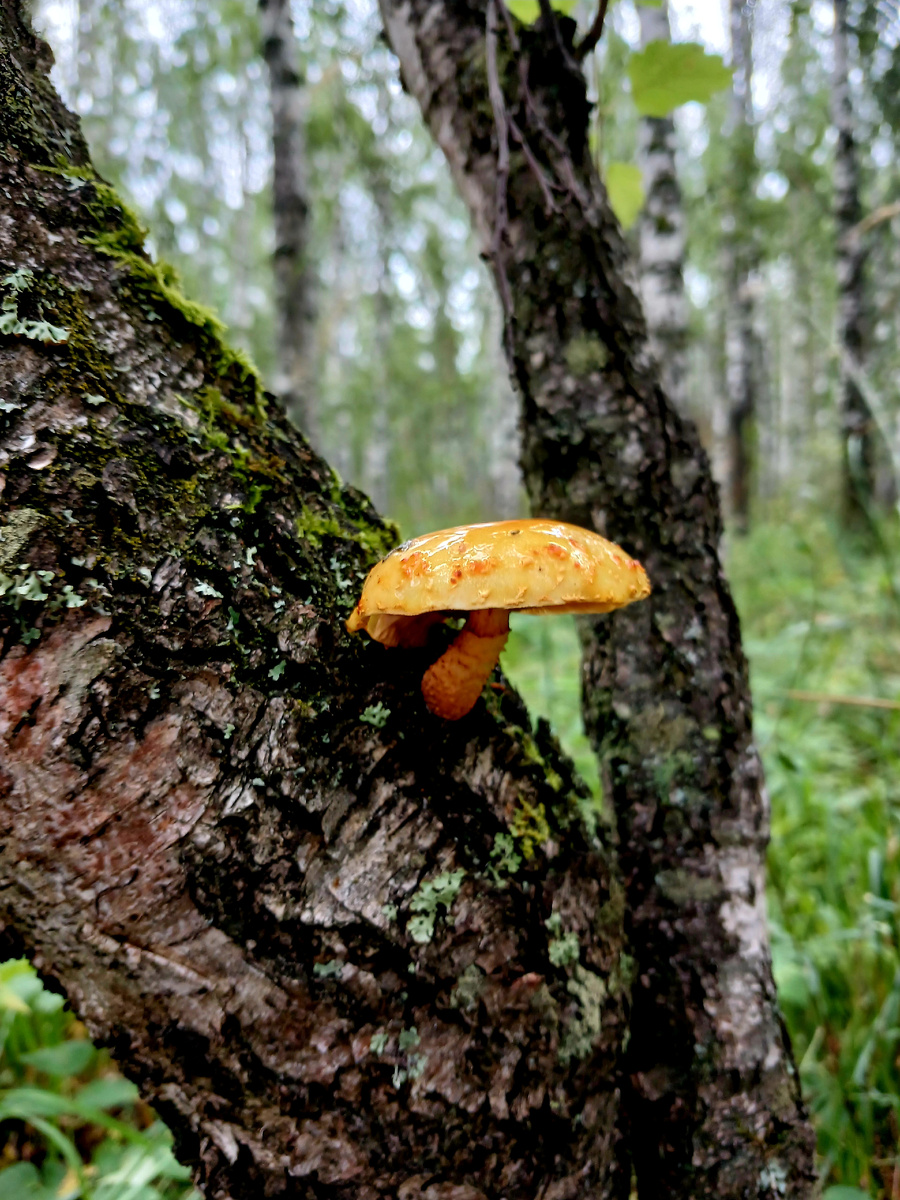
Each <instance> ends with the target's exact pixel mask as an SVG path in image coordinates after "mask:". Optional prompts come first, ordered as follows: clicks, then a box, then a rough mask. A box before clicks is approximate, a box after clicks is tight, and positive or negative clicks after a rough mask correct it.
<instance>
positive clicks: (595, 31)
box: [574, 0, 609, 62]
mask: <svg viewBox="0 0 900 1200" xmlns="http://www.w3.org/2000/svg"><path fill="white" fill-rule="evenodd" d="M607 8H609V0H600V7H599V8H598V9H597V15H596V17H594V23H593V25H592V26H591V27H590V29H589V30H588V31H587V33H586V34H585V35H584V37H583V38H582V39H581V41H580V42H579V43H578V45H577V46H576V47H575V50H574V53H575V58H576V60H577V61H578V62H584V60H585V59H586V58H587V56H588V55H589V54H590V53H591V51H592V50H594V49H596V46H597V44H598V42H599V41H600V38H601V37H602V36H603V23H604V22H605V20H606V10H607Z"/></svg>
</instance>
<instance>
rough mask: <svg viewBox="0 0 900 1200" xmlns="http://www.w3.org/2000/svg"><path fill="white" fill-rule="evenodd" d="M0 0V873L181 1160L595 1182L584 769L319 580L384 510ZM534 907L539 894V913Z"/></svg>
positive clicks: (295, 1174)
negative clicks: (140, 198)
mask: <svg viewBox="0 0 900 1200" xmlns="http://www.w3.org/2000/svg"><path fill="white" fill-rule="evenodd" d="M50 61H51V59H50V55H49V52H48V51H47V48H46V47H45V46H44V45H43V44H42V43H40V42H39V41H37V40H36V39H35V38H34V36H33V34H32V33H31V31H30V29H29V28H28V27H27V26H26V25H25V23H24V18H23V17H22V14H21V10H20V9H19V7H18V5H17V4H16V3H15V2H14V0H0V94H2V96H3V98H4V120H3V125H2V131H0V175H2V186H0V297H2V319H3V331H2V334H0V400H2V404H0V491H2V512H0V824H2V840H0V887H2V915H3V920H4V922H5V923H6V925H7V927H8V928H9V929H11V930H13V931H14V932H15V933H16V934H17V936H19V937H21V939H22V941H23V943H24V945H25V947H26V948H27V950H28V952H29V953H30V954H31V955H32V956H33V959H34V961H35V963H36V965H37V966H38V968H39V969H40V970H41V971H42V972H44V973H45V974H46V975H48V976H52V977H53V978H55V979H56V980H58V981H59V982H60V983H61V984H62V985H63V987H64V988H65V990H66V993H67V995H68V997H69V1001H70V1003H71V1004H72V1007H73V1008H74V1010H75V1011H76V1012H77V1013H78V1015H79V1016H80V1018H81V1019H82V1020H83V1021H85V1022H86V1024H87V1026H88V1028H89V1030H90V1032H91V1034H92V1036H94V1037H95V1038H98V1039H100V1040H101V1041H102V1042H104V1043H105V1044H106V1045H108V1046H110V1047H111V1048H112V1050H113V1052H114V1054H115V1056H116V1058H117V1060H118V1062H119V1063H120V1065H121V1066H122V1067H123V1068H124V1069H125V1071H126V1072H127V1073H128V1074H129V1075H131V1076H132V1077H133V1078H135V1079H136V1080H137V1081H138V1082H139V1083H140V1084H141V1085H142V1086H143V1088H144V1092H145V1095H146V1096H147V1097H148V1099H150V1100H152V1102H153V1103H155V1104H156V1105H157V1106H158V1108H159V1110H160V1112H161V1113H162V1115H163V1116H164V1117H165V1118H166V1119H167V1120H169V1121H170V1122H171V1123H172V1124H173V1127H174V1130H175V1133H176V1137H177V1141H178V1151H179V1153H180V1154H181V1156H182V1157H183V1158H184V1159H185V1160H186V1161H188V1162H189V1163H191V1164H193V1166H194V1169H195V1171H196V1177H197V1182H198V1184H199V1186H200V1187H201V1188H202V1189H203V1191H204V1192H205V1194H206V1195H207V1196H209V1197H216V1198H221V1200H226V1198H235V1200H243V1198H247V1200H250V1198H251V1197H252V1198H254V1200H256V1198H258V1197H260V1196H270V1197H271V1196H291V1197H294V1198H297V1197H308V1198H310V1200H312V1198H313V1197H315V1198H317V1200H322V1198H326V1197H327V1198H335V1200H350V1198H353V1200H380V1198H382V1197H384V1198H385V1200H387V1198H388V1197H391V1198H395V1197H399V1198H401V1200H413V1197H418V1196H423V1197H426V1198H427V1200H482V1198H495V1197H496V1198H499V1197H501V1196H503V1197H507V1198H515V1200H533V1198H534V1197H542V1198H544V1200H561V1198H562V1197H571V1196H587V1195H590V1196H592V1197H598V1196H599V1197H605V1196H611V1195H612V1194H613V1190H614V1188H615V1186H616V1179H617V1176H616V1170H615V1163H616V1153H617V1146H616V1138H617V1120H616V1113H617V1107H618V1093H617V1088H618V1085H619V1074H618V1070H617V1059H618V1053H619V1048H620V1046H621V1044H622V1040H623V1037H624V1029H625V1019H624V996H625V992H626V980H627V973H628V961H629V960H628V959H627V958H626V956H625V955H624V954H623V952H622V948H623V936H622V889H621V885H620V884H619V882H618V878H617V875H616V872H615V868H614V861H613V856H612V853H611V851H610V849H609V846H608V840H609V839H608V834H607V831H606V830H605V829H604V828H603V826H602V825H600V826H598V825H597V821H596V818H595V815H594V814H592V812H591V810H590V804H589V801H588V799H587V794H586V790H585V789H584V787H583V785H580V784H579V783H578V782H577V781H576V780H575V779H574V778H573V775H572V769H571V766H570V764H569V763H568V762H567V761H566V760H564V759H563V758H561V757H560V755H559V752H558V749H557V748H556V746H555V744H554V743H553V742H552V740H551V739H549V736H548V735H547V734H546V732H544V731H542V730H540V729H539V730H538V732H537V734H532V733H531V732H530V731H529V730H528V727H527V717H526V715H525V712H524V709H523V707H522V706H521V704H520V702H519V701H518V700H517V698H516V697H515V695H514V694H513V693H512V692H511V691H510V690H509V689H507V688H503V687H501V688H499V690H498V689H491V688H489V689H488V690H487V691H486V693H485V700H484V701H482V702H480V703H479V704H478V705H476V708H475V710H474V711H473V713H472V714H471V715H470V716H469V717H467V718H465V719H463V720H461V721H459V722H458V723H455V724H447V723H443V722H440V721H438V720H436V719H435V718H433V717H431V716H430V714H428V713H427V711H426V710H425V708H424V705H423V703H422V699H421V695H420V692H419V682H420V680H421V677H422V674H423V671H424V670H425V668H426V667H427V666H428V664H429V663H430V662H431V661H432V660H433V659H434V658H436V657H437V655H438V654H439V653H440V650H441V647H442V645H446V643H447V641H448V640H449V637H452V631H447V633H446V634H444V635H442V636H439V637H438V642H439V643H440V644H439V645H438V646H437V647H435V646H432V647H431V648H426V649H424V650H421V651H405V652H404V651H388V650H385V649H384V648H383V647H380V646H378V645H377V644H375V643H374V642H370V641H367V640H366V639H358V640H355V639H351V638H350V637H349V636H348V635H347V634H346V632H345V630H344V627H343V619H344V617H345V616H346V615H347V613H348V612H349V610H350V608H351V606H352V605H353V603H354V602H355V600H356V598H357V595H358V591H359V587H360V584H361V581H362V579H363V578H364V575H365V572H366V569H367V568H368V566H369V565H370V564H371V562H372V561H373V559H374V558H375V557H376V556H377V555H378V553H380V552H382V551H383V550H385V549H386V548H388V547H389V546H390V545H391V543H392V540H393V533H392V531H391V530H390V529H388V528H387V527H386V526H385V525H384V524H383V523H382V522H381V521H380V519H379V518H378V517H377V515H376V514H375V513H374V512H373V510H372V509H371V507H370V506H369V505H368V503H367V502H366V500H365V499H364V498H363V497H361V496H360V495H359V494H358V493H356V492H354V491H353V490H352V489H350V488H346V487H344V488H342V487H341V486H340V484H339V482H338V480H337V479H336V477H335V476H334V474H333V473H332V471H331V470H330V468H329V467H328V466H327V465H326V464H325V463H324V462H323V461H322V460H321V459H320V458H318V457H317V456H316V455H315V453H314V452H313V451H312V450H311V449H310V448H309V446H308V444H307V443H306V442H305V441H304V439H303V438H302V437H301V436H300V435H299V434H298V433H297V432H296V431H295V430H294V429H293V428H292V427H291V426H290V424H289V423H288V422H287V421H286V420H285V418H284V417H283V415H282V414H281V413H280V412H279V411H278V409H277V407H275V406H274V405H273V404H272V402H271V398H269V397H267V396H265V395H264V393H263V392H262V390H261V388H260V385H259V382H258V379H257V377H256V375H255V373H254V372H253V370H252V368H251V366H250V365H249V364H248V363H247V362H246V360H244V359H242V358H241V357H240V356H239V355H237V354H235V353H234V352H232V351H230V350H229V349H228V347H227V346H226V345H225V344H224V342H223V341H222V337H221V329H220V327H219V326H218V325H217V323H216V322H215V320H214V319H213V318H212V317H211V316H210V315H209V314H208V313H206V312H205V311H204V310H202V309H200V308H199V307H198V306H195V305H192V304H191V303H189V302H188V301H186V300H185V299H184V297H183V296H182V295H181V294H180V292H179V291H178V289H177V286H176V283H175V281H174V278H173V274H172V272H171V270H170V269H168V268H166V267H164V266H160V265H156V264H153V263H151V262H150V260H149V259H148V258H147V257H146V255H145V254H144V251H143V249H142V242H141V232H140V229H139V226H138V224H137V222H136V220H135V219H134V217H133V216H132V215H131V214H129V213H128V212H127V211H126V210H125V209H124V208H123V207H122V205H121V204H120V202H119V201H118V199H117V198H116V196H115V194H114V193H113V191H112V189H110V188H109V187H108V186H107V185H106V184H104V182H103V181H102V180H100V179H99V178H98V177H97V176H96V175H95V174H94V172H93V170H92V169H91V166H90V162H89V158H88V154H87V150H86V148H85V145H84V142H83V140H82V138H81V134H80V132H79V127H78V123H77V120H76V119H75V118H74V117H73V116H72V115H71V114H70V113H68V112H66V111H65V109H64V108H63V107H62V105H61V103H60V102H59V100H58V98H57V97H56V96H55V94H54V92H53V89H52V87H51V85H50V83H49V81H48V76H47V71H48V69H49V65H50ZM548 922H549V924H548Z"/></svg>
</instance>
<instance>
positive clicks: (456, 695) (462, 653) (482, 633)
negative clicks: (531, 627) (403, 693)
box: [422, 608, 509, 721]
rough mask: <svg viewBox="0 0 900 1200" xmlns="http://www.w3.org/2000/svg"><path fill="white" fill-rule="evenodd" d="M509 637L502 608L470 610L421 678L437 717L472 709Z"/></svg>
mask: <svg viewBox="0 0 900 1200" xmlns="http://www.w3.org/2000/svg"><path fill="white" fill-rule="evenodd" d="M508 637H509V613H508V612H507V611H506V610H505V609H502V608H485V609H480V610H476V611H475V612H472V613H469V616H468V618H467V620H466V623H465V625H464V626H463V628H462V629H461V631H460V632H459V633H458V634H457V636H456V637H455V638H454V640H453V641H452V642H451V643H450V645H449V646H448V647H447V649H446V650H445V651H444V653H443V654H442V655H441V657H440V658H439V659H438V660H437V662H436V663H433V664H432V665H431V666H430V667H429V668H428V670H427V671H426V672H425V676H424V678H423V679H422V695H423V696H424V697H425V703H426V705H427V706H428V708H429V710H430V711H431V712H433V713H434V715H435V716H436V717H442V718H443V719H444V720H445V721H458V720H459V718H460V717H464V716H465V715H466V713H467V712H470V711H471V709H472V708H473V707H474V705H475V701H476V700H477V699H478V697H479V696H480V695H481V692H482V689H483V687H484V685H485V683H486V682H487V678H488V676H489V675H490V673H491V671H493V669H494V667H495V666H496V665H497V660H498V659H499V658H500V653H501V651H502V650H503V647H504V646H505V645H506V639H507V638H508Z"/></svg>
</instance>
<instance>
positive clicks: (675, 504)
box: [381, 0, 814, 1200]
mask: <svg viewBox="0 0 900 1200" xmlns="http://www.w3.org/2000/svg"><path fill="white" fill-rule="evenodd" d="M381 9H382V13H383V16H384V19H385V25H386V28H387V33H388V37H389V40H390V42H391V44H392V46H393V48H394V50H395V52H396V54H397V55H398V57H399V59H400V64H401V72H402V75H403V79H404V82H405V84H406V87H407V88H408V89H409V91H410V92H411V93H412V94H413V95H414V96H415V97H416V98H417V99H418V101H419V103H420V105H421V107H422V111H423V114H424V115H425V118H426V120H427V122H428V124H429V126H430V127H431V130H432V132H433V134H434V136H435V138H436V139H437V141H438V142H439V144H440V145H441V147H442V149H443V150H444V153H445V154H446V156H447V159H448V162H449V164H450V167H451V170H452V171H453V173H454V175H455V178H456V181H457V183H458V186H459V188H460V191H461V192H462V195H463V196H464V198H465V200H466V202H467V204H468V206H469V209H470V212H471V216H472V220H473V223H474V225H475V228H476V230H477V231H478V235H479V238H480V241H481V245H482V249H483V252H484V254H485V255H486V256H487V257H488V258H489V259H490V261H491V263H492V265H493V268H494V273H495V278H496V280H497V285H498V290H499V293H500V296H501V299H502V301H503V303H504V308H505V313H506V346H507V352H508V356H509V362H510V368H511V371H512V372H513V375H514V377H515V380H516V383H517V384H518V387H519V390H520V392H521V395H522V402H523V425H522V428H523V438H524V441H523V451H522V461H523V467H524V471H525V480H526V485H527V488H528V492H529V495H530V498H531V503H532V506H533V509H534V511H535V512H536V513H539V514H543V515H547V516H553V517H559V518H563V519H566V520H570V521H575V522H577V523H579V524H582V525H586V526H589V527H592V528H594V529H596V530H597V531H598V532H600V533H604V534H608V535H610V536H612V537H614V538H616V539H617V540H619V541H621V542H622V543H623V544H624V545H625V547H626V548H627V549H628V550H629V551H630V552H634V553H635V554H636V555H637V556H638V557H639V558H640V559H641V560H642V561H644V563H645V565H646V566H647V569H648V572H649V575H650V578H651V580H652V583H653V588H654V591H653V595H652V596H651V598H650V600H649V601H648V602H647V603H645V604H641V605H635V606H633V607H632V608H628V609H625V610H623V611H622V612H620V613H617V614H615V615H614V616H613V618H612V619H610V620H608V621H599V620H592V619H588V620H586V621H585V622H584V625H583V631H582V632H583V644H584V682H585V721H586V725H587V728H588V731H589V733H590V735H591V737H592V739H593V741H594V744H595V746H596V747H597V749H598V752H599V754H600V757H601V766H602V772H603V783H604V790H605V793H606V796H607V797H608V799H609V801H610V802H611V803H612V804H613V805H614V807H615V812H616V816H617V821H618V829H619V837H620V855H621V861H622V865H623V871H624V876H625V881H626V889H627V893H626V894H627V909H626V922H627V926H628V930H629V933H630V937H631V953H632V954H633V955H634V956H635V959H636V966H635V982H634V989H633V993H632V1013H631V1031H630V1043H629V1048H628V1055H627V1061H626V1066H625V1069H626V1076H627V1080H628V1083H627V1094H626V1096H625V1102H624V1117H625V1122H626V1126H625V1127H626V1137H627V1140H628V1143H629V1145H630V1148H631V1150H632V1161H633V1165H634V1169H635V1171H636V1173H637V1178H638V1187H639V1193H640V1195H641V1196H642V1197H646V1198H647V1200H650V1198H651V1197H652V1198H654V1200H656V1198H658V1197H661V1196H666V1197H683V1198H684V1200H688V1198H690V1200H698V1198H699V1197H713V1196H715V1197H718V1198H722V1197H735V1198H737V1197H749V1196H753V1197H766V1198H769V1200H775V1198H776V1197H780V1196H794V1197H800V1196H808V1195H810V1194H811V1193H812V1188H813V1178H814V1172H813V1137H812V1131H811V1129H810V1126H809V1124H808V1121H807V1118H806V1114H805V1112H804V1109H803V1105H802V1102H801V1099H800V1094H799V1087H798V1083H797V1078H796V1073H795V1069H794V1066H793V1063H792V1060H791V1054H790V1048H789V1045H788V1042H787V1037H786V1034H785V1032H784V1028H783V1025H782V1022H781V1019H780V1016H779V1013H778V1009H777V1007H776V1003H775V995H774V987H773V983H772V976H771V969H770V960H769V950H768V940H767V930H766V922H765V900H764V877H763V859H764V853H765V845H766V840H767V837H768V811H767V804H766V797H765V792H764V788H763V782H762V776H761V770H760V764H759V758H758V755H757V753H756V750H755V747H754V745H753V741H752V731H751V705H750V694H749V687H748V681H747V667H746V662H745V660H744V656H743V653H742V650H741V640H740V630H739V626H738V619H737V614H736V613H735V610H734V605H733V603H732V600H731V596H730V594H729V591H728V587H727V584H726V581H725V579H724V577H723V574H722V569H721V565H720V561H719V557H718V549H717V548H718V543H719V537H720V532H721V524H720V517H719V511H718V503H717V498H716V492H715V488H714V486H713V484H712V481H711V479H710V474H709V469H708V464H707V460H706V457H705V455H704V453H703V451H702V449H701V447H700V445H699V442H698V439H697V436H696V432H695V430H694V428H693V426H692V425H691V424H690V423H689V422H687V421H685V420H683V419H682V418H681V417H680V416H679V414H678V413H677V411H675V409H674V408H673V406H672V405H671V403H670V402H669V401H668V399H667V398H666V396H665V394H664V393H663V391H662V389H661V388H660V386H659V382H658V379H657V375H656V371H655V368H654V365H653V362H652V358H651V357H650V354H649V352H648V347H647V337H646V329H645V325H644V320H643V316H642V313H641V310H640V306H639V303H638V301H637V299H636V297H635V293H634V291H633V289H632V287H631V285H630V282H629V280H630V278H631V276H632V274H633V272H632V268H631V265H630V263H629V261H628V257H627V252H626V247H625V244H624V241H623V238H622V235H621V231H620V229H619V227H618V225H617V223H616V221H615V218H614V217H613V215H612V213H611V210H610V208H609V205H608V202H607V199H606V195H605V192H604V190H603V188H602V185H601V184H600V182H599V180H598V178H597V174H596V171H595V169H594V166H593V163H592V161H591V156H590V153H589V151H588V144H587V130H588V124H587V121H588V104H587V99H586V88H585V82H584V78H583V76H582V74H581V71H580V69H579V68H578V67H577V66H576V65H575V61H574V55H573V52H572V47H571V43H570V41H569V39H571V36H572V29H573V26H572V24H571V23H569V22H566V21H559V22H558V24H556V26H555V29H548V28H546V26H545V25H543V24H542V23H538V25H537V26H535V27H534V28H531V29H526V28H525V27H523V26H521V25H518V24H515V25H514V24H512V23H509V24H507V23H506V22H505V21H504V14H503V13H502V11H501V10H500V6H499V5H498V4H496V3H495V0H487V2H486V3H484V2H482V3H477V2H470V3H463V4H454V5H443V4H440V3H437V2H436V0H381ZM544 19H546V18H544ZM576 1194H579V1195H580V1194H582V1193H576Z"/></svg>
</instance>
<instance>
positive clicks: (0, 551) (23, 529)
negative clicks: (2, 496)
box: [0, 508, 46, 571]
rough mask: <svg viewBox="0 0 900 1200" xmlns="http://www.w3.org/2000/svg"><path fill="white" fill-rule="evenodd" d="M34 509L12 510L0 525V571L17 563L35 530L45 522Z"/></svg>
mask: <svg viewBox="0 0 900 1200" xmlns="http://www.w3.org/2000/svg"><path fill="white" fill-rule="evenodd" d="M45 519H46V518H44V517H42V516H41V514H40V513H39V512H37V510H36V509H33V508H14V509H11V510H10V511H9V512H8V513H7V514H6V519H5V521H4V523H3V524H2V525H0V570H4V571H5V570H6V569H7V567H10V566H12V565H13V564H14V563H17V562H18V560H19V558H20V557H21V555H22V550H23V548H24V547H25V546H27V544H28V541H29V539H30V537H31V535H32V533H34V531H35V530H36V529H38V528H39V527H40V525H41V524H42V523H43V522H44V521H45Z"/></svg>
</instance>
